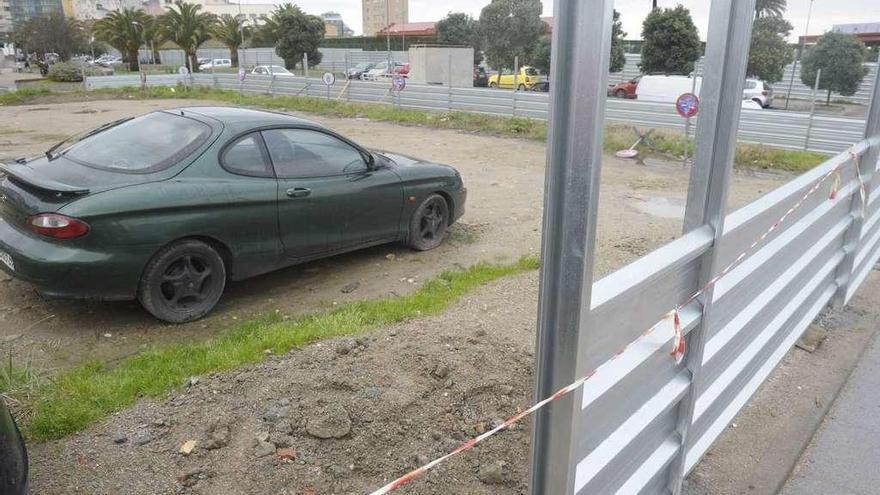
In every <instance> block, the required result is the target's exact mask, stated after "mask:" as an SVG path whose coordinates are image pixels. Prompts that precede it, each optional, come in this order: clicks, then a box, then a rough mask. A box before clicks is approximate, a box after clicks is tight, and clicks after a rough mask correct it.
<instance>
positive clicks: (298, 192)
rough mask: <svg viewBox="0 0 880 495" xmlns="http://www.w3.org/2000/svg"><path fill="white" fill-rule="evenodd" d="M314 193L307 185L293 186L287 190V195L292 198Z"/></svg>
mask: <svg viewBox="0 0 880 495" xmlns="http://www.w3.org/2000/svg"><path fill="white" fill-rule="evenodd" d="M309 194H312V190H311V189H308V188H305V187H291V188H290V189H288V190H287V195H288V196H290V197H291V198H304V197H306V196H308V195H309Z"/></svg>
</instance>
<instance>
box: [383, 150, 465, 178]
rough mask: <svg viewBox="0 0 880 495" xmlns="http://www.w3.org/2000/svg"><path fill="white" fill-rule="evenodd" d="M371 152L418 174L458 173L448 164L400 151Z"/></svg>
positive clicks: (449, 174)
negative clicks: (414, 156)
mask: <svg viewBox="0 0 880 495" xmlns="http://www.w3.org/2000/svg"><path fill="white" fill-rule="evenodd" d="M370 151H372V152H373V153H376V154H379V155H382V156H384V157H386V158H388V159H389V160H391V161H393V162H394V163H395V164H396V165H397V166H398V167H400V168H401V169H403V170H413V171H416V170H419V172H416V173H417V174H418V175H421V174H425V173H427V174H431V175H440V176H455V175H458V171H457V170H456V169H455V168H454V167H451V166H449V165H444V164H442V163H436V162H430V161H425V160H420V159H418V158H413V157H411V156H406V155H401V154H400V153H394V152H391V151H383V150H370Z"/></svg>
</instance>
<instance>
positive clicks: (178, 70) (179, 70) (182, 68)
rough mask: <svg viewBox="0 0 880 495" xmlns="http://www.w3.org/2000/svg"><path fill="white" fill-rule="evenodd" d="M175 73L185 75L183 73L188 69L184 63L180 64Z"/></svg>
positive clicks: (187, 72) (186, 72)
mask: <svg viewBox="0 0 880 495" xmlns="http://www.w3.org/2000/svg"><path fill="white" fill-rule="evenodd" d="M177 73H178V74H180V75H181V76H185V75H187V74H189V69H187V68H186V66H185V65H181V66H180V68H179V69H177Z"/></svg>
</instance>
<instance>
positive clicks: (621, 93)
mask: <svg viewBox="0 0 880 495" xmlns="http://www.w3.org/2000/svg"><path fill="white" fill-rule="evenodd" d="M614 96H616V97H618V98H626V90H623V89H618V90H617V91H616V92H615V93H614Z"/></svg>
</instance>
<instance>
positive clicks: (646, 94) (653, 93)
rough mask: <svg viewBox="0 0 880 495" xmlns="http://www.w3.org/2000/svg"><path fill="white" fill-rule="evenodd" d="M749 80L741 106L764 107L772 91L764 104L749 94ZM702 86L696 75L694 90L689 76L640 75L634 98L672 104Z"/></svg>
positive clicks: (701, 81)
mask: <svg viewBox="0 0 880 495" xmlns="http://www.w3.org/2000/svg"><path fill="white" fill-rule="evenodd" d="M749 81H754V80H753V79H748V80H747V81H746V85H745V88H746V90H745V92H744V94H743V103H742V108H748V109H760V108H762V107H763V108H766V107H767V106H768V105H769V103H770V102H771V101H772V99H773V95H772V92H771V93H770V94H769V97H766V98H767V100H766V104H765V102H764V101H759V100H758V98H756V97H753V96H751V95H750V93H749V86H750V85H749ZM702 86H703V78H702V77H697V85H696V90H694V80H693V79H692V78H691V76H642V78H641V79H640V80H639V85H638V86H636V99H637V100H639V101H650V102H655V103H672V104H674V103H675V102H676V100H678V97H679V96H681V95H683V94H684V93H690V92H691V91H693V92H694V94H696V95H699V94H700V89H701V88H702Z"/></svg>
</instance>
